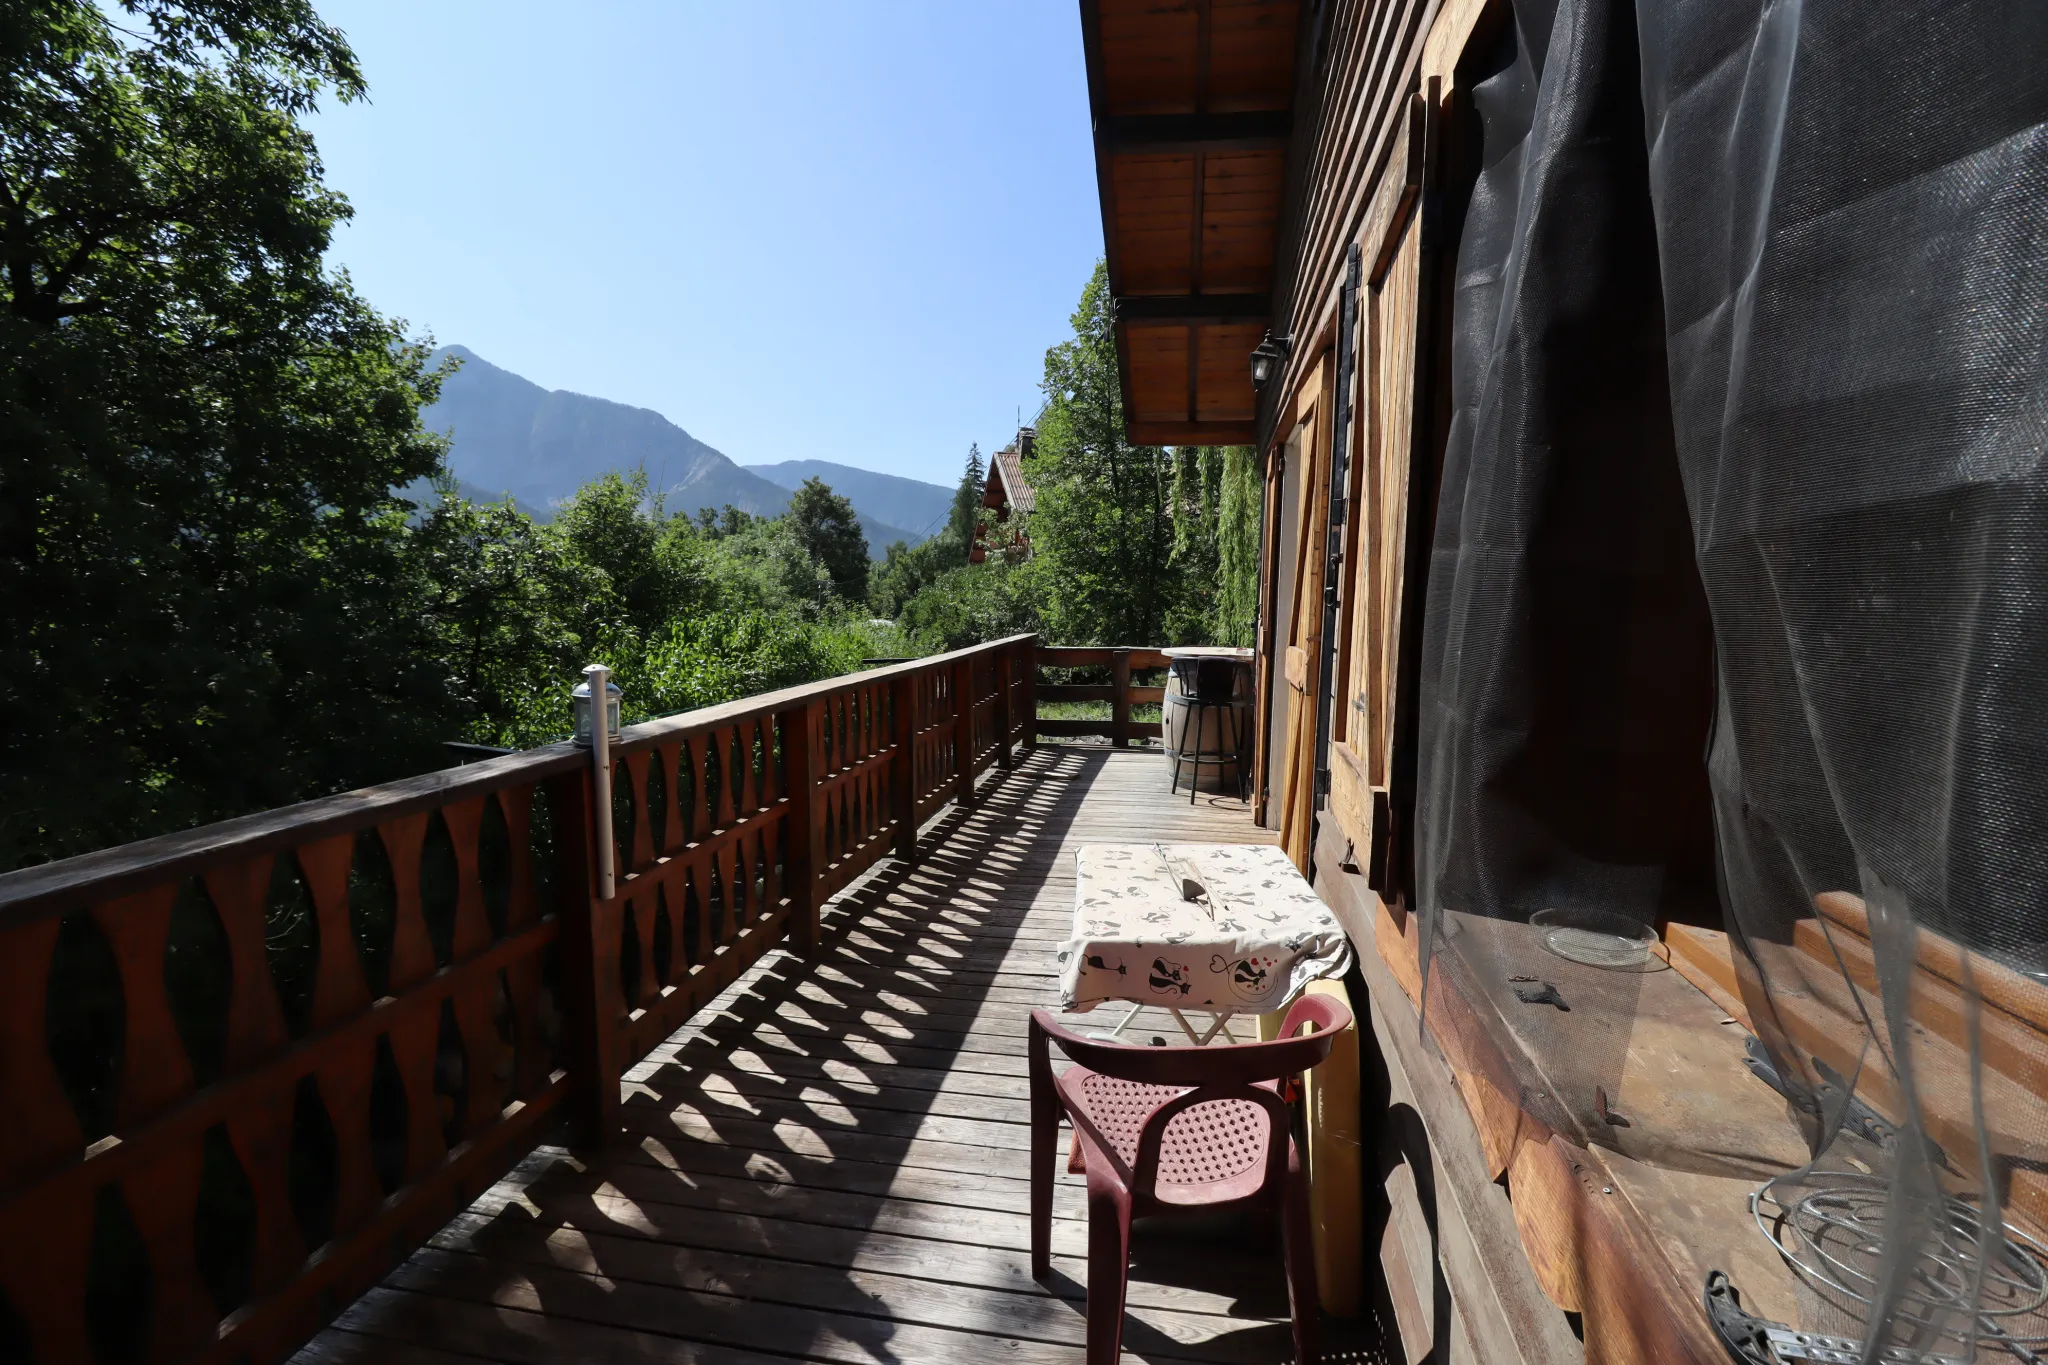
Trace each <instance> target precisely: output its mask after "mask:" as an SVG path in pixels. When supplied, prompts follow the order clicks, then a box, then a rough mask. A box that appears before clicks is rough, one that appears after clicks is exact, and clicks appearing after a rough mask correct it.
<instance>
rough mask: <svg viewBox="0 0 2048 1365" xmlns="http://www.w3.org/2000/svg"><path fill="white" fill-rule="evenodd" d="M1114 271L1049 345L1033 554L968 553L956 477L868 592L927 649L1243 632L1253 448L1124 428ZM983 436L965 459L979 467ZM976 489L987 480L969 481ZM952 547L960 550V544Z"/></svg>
mask: <svg viewBox="0 0 2048 1365" xmlns="http://www.w3.org/2000/svg"><path fill="white" fill-rule="evenodd" d="M1113 321H1114V319H1113V316H1112V311H1111V299H1110V294H1109V286H1108V279H1107V275H1106V273H1105V272H1104V270H1103V269H1102V267H1101V266H1100V265H1098V266H1097V267H1096V270H1095V273H1094V276H1093V278H1091V279H1090V280H1089V282H1088V284H1087V286H1086V288H1085V289H1084V290H1083V291H1082V295H1081V302H1080V307H1079V308H1078V309H1077V310H1076V311H1075V313H1074V315H1073V326H1074V335H1073V337H1072V338H1071V339H1070V340H1067V341H1064V342H1061V343H1060V344H1058V345H1056V346H1054V347H1052V348H1051V349H1050V350H1048V351H1047V352H1046V357H1045V375H1044V380H1043V384H1042V387H1043V388H1044V391H1045V394H1046V405H1045V408H1044V409H1043V411H1042V412H1041V413H1040V414H1039V417H1038V422H1037V439H1036V442H1035V448H1034V450H1033V453H1032V458H1031V459H1030V460H1029V461H1028V465H1027V468H1026V470H1025V474H1026V476H1027V477H1028V478H1029V479H1030V480H1031V483H1032V486H1033V488H1034V489H1036V491H1037V507H1036V510H1035V511H1033V512H1032V513H1031V514H1030V515H1029V516H1028V517H1022V518H1020V519H1018V520H1013V521H1012V522H1010V523H1007V524H1005V526H1004V527H1003V528H1002V531H1003V534H1002V535H1001V536H993V535H992V536H991V537H990V540H991V541H992V542H1000V541H1003V540H1006V539H1007V538H1008V536H1009V535H1010V534H1011V533H1012V532H1014V531H1016V530H1021V531H1022V532H1023V534H1024V535H1025V536H1026V537H1027V538H1028V540H1029V543H1030V547H1031V554H1030V555H1029V556H1028V557H1024V556H1020V555H1017V554H1014V553H991V554H990V556H989V557H988V559H987V561H986V562H984V563H982V564H968V563H967V562H966V548H967V545H968V544H969V543H970V542H971V541H972V539H973V522H972V520H971V519H969V517H968V513H969V512H972V511H973V510H974V509H975V508H976V507H977V506H978V504H979V497H978V496H974V497H971V498H970V497H969V496H968V494H969V484H968V482H967V481H966V480H963V482H962V488H961V497H960V499H959V501H957V502H956V507H955V519H954V523H953V525H952V526H950V527H949V528H948V532H947V535H946V536H943V537H939V538H936V539H934V540H932V541H929V542H927V543H926V545H924V546H920V547H918V549H917V550H914V551H912V550H905V551H902V552H901V554H899V553H898V549H897V547H894V546H892V547H891V549H890V557H889V560H888V561H887V562H886V563H885V564H884V565H882V566H881V567H880V568H878V570H877V572H876V577H875V586H874V588H873V589H872V591H871V601H872V602H873V604H874V606H875V609H876V610H877V611H878V612H880V613H882V614H884V615H889V616H892V617H895V618H897V620H898V623H899V625H900V626H901V628H902V630H903V632H904V634H905V635H906V636H907V637H908V638H909V639H910V640H911V641H912V642H913V643H914V644H915V645H917V646H918V647H920V648H923V649H953V648H958V647H960V646H962V645H966V644H972V643H974V642H976V641H979V640H987V639H994V638H996V637H998V636H1002V635H1008V634H1014V633H1016V632H1018V631H1026V630H1035V631H1038V632H1040V633H1041V634H1043V635H1045V636H1046V637H1047V638H1048V639H1054V640H1058V641H1060V642H1062V643H1067V644H1153V643H1172V644H1205V643H1214V642H1222V643H1230V644H1249V643H1250V642H1251V633H1252V615H1253V613H1254V612H1255V611H1256V609H1257V601H1258V543H1259V515H1260V508H1259V497H1260V488H1261V485H1260V480H1259V473H1258V466H1257V463H1256V461H1254V460H1253V459H1252V456H1251V452H1250V451H1249V450H1244V449H1231V450H1216V449H1210V450H1196V449H1183V450H1179V451H1171V452H1169V451H1166V450H1161V449H1157V448H1154V447H1150V446H1133V445H1131V444H1130V443H1129V442H1128V441H1126V440H1125V439H1124V419H1123V399H1122V393H1121V387H1120V385H1119V383H1118V379H1117V366H1116V341H1115V333H1114V329H1113V326H1112V324H1113ZM980 472H981V470H980V461H979V452H978V451H976V452H972V453H971V454H970V468H969V473H970V475H971V476H972V477H973V478H975V479H976V480H978V479H979V476H980ZM974 491H975V492H976V493H977V494H978V487H976V488H975V490H974ZM956 555H957V556H958V557H957V558H953V556H956Z"/></svg>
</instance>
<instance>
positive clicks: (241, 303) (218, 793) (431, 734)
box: [0, 0, 895, 867]
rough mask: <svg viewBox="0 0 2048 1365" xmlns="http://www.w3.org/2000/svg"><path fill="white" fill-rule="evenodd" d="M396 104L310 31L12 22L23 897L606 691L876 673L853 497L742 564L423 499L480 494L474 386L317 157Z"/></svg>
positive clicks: (499, 735) (5, 672)
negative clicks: (374, 253) (418, 490)
mask: <svg viewBox="0 0 2048 1365" xmlns="http://www.w3.org/2000/svg"><path fill="white" fill-rule="evenodd" d="M363 90H364V86H363V80H362V76H361V74H360V72H359V71H358V69H357V66H356V62H355V58H354V56H353V54H352V53H351V52H350V51H349V49H348V47H347V45H346V43H345V42H344V41H343V39H342V37H341V35H340V34H339V33H338V32H336V31H335V30H333V29H332V28H330V27H328V26H326V25H324V24H322V23H321V22H320V21H319V20H318V18H317V17H316V16H315V15H314V13H313V11H312V9H311V8H310V6H309V5H308V4H306V3H304V0H183V3H178V2H176V0H127V2H126V3H123V4H121V5H120V6H118V7H117V6H115V5H106V6H101V5H99V4H96V3H94V0H47V2H46V3H40V4H36V5H21V4H15V5H8V6H6V7H5V13H4V15H0V707H5V709H6V712H7V714H8V715H10V716H12V717H14V718H15V723H13V724H10V725H8V726H6V727H0V867H6V866H14V865H17V864H21V863H25V862H33V861H38V860H41V859H46V858H50V857H57V856H62V855H64V854H66V853H71V852H77V851H81V850H84V849H87V848H92V847H99V846H103V845H106V844H109V843H117V842H120V841H122V840H124V839H128V838H134V837H138V836H141V835H145V834H150V833H154V832H157V831H160V830H166V829H174V828H179V827H182V826H187V825H191V824H195V823H199V822H201V821H204V820H208V819H213V818H218V817H222V816H226V815H232V814H237V813H240V812H243V811H247V810H253V809H261V808H264V807H271V806H279V805H285V804H288V803H290V802H293V801H297V800H301V799H304V798H306V797H309V796H314V795H318V794H320V793H322V792H327V791H334V790H338V789H343V788H346V787H349V786H355V785H360V784H363V783H366V782H371V781H377V780H381V779H385V778H390V777H396V776H401V775H405V774H408V773H414V772H419V771H422V770H424V769H428V768H432V767H436V766H439V765H440V764H441V763H443V762H445V761H446V755H445V751H444V750H443V749H442V747H441V741H442V740H445V739H449V738H454V737H457V736H463V735H466V736H468V737H471V738H477V739H485V740H496V741H504V742H512V743H527V742H533V741H536V740H540V739H545V738H551V737H553V736H556V735H558V734H560V733H561V732H562V731H563V730H564V729H566V726H567V715H568V711H567V702H566V689H567V686H568V682H569V679H570V677H571V676H572V675H573V673H574V671H575V669H577V668H579V667H580V666H581V665H582V664H583V663H586V662H589V661H590V660H591V659H604V660H606V661H608V662H612V663H613V664H614V666H615V667H617V668H618V669H619V672H620V675H621V678H622V681H624V682H626V683H628V685H629V686H631V687H632V688H633V696H634V702H635V705H636V708H637V709H638V710H639V711H640V712H642V713H643V714H644V713H647V712H651V711H655V710H661V709H675V708H678V707H682V706H689V705H696V704H701V703H702V702H704V701H707V700H720V699H723V698H725V697H728V696H734V695H739V694H740V693H742V692H745V691H749V690H753V689H755V688H756V687H759V686H770V685H782V684H784V683H790V682H796V681H801V680H804V679H808V678H814V677H819V676H823V675H825V674H829V673H832V672H836V671H840V670H842V669H844V668H846V667H851V666H854V665H857V663H858V661H859V659H860V658H861V657H862V656H863V655H864V654H866V653H868V652H872V649H873V643H874V642H873V641H871V640H869V639H868V638H867V637H866V636H865V635H862V634H861V633H859V631H858V630H857V629H855V628H853V627H848V626H845V625H843V624H842V623H843V622H844V621H846V620H848V619H859V618H860V617H861V616H864V612H865V608H864V604H858V603H855V602H852V601H850V600H849V599H850V598H858V597H860V596H861V595H863V593H864V590H865V587H866V577H867V565H866V559H865V546H864V543H863V542H862V541H861V540H860V537H859V528H858V525H857V524H856V523H854V522H853V521H852V518H851V512H850V509H849V508H847V507H846V506H845V503H844V500H843V499H837V498H834V497H833V496H832V495H831V494H830V492H829V491H828V490H823V489H819V490H815V491H807V492H806V493H805V494H802V495H799V499H798V501H799V502H800V504H801V514H800V515H798V516H795V517H790V516H785V517H779V518H773V519H759V518H745V517H743V516H740V515H738V514H729V515H728V516H727V517H726V518H724V519H723V520H722V523H721V525H720V526H719V528H718V529H717V531H716V532H715V533H712V534H705V533H702V532H701V531H700V530H699V528H698V527H697V526H696V525H695V524H694V523H691V522H685V521H682V520H681V519H669V518H665V517H663V516H661V515H660V511H659V509H658V508H649V507H647V506H646V505H645V498H644V490H643V489H641V488H640V487H638V486H636V485H634V484H633V483H632V482H631V481H629V480H622V479H617V478H613V479H610V480H601V481H600V482H599V483H598V484H597V485H593V487H591V488H589V489H586V490H585V491H584V493H583V494H582V495H580V496H578V497H577V498H576V499H575V500H574V501H573V502H571V503H570V504H569V505H567V506H566V507H564V508H563V509H562V510H561V514H560V515H559V516H558V517H557V518H556V520H555V523H554V524H553V525H549V526H539V525H536V524H534V522H533V521H532V520H530V519H529V518H527V517H525V516H523V515H521V514H520V513H519V512H517V511H516V510H514V509H513V508H511V507H509V506H506V507H479V506H475V505H472V504H469V503H467V502H463V501H462V500H460V499H457V498H453V497H450V496H447V495H445V494H444V495H443V496H441V497H440V498H439V499H438V501H433V502H432V505H430V506H429V507H427V508H426V509H424V510H416V509H415V507H414V505H413V503H412V502H411V501H409V500H407V499H406V498H405V497H403V496H401V495H400V494H399V493H398V492H395V491H394V490H400V489H405V488H407V487H408V486H411V487H418V486H419V484H420V481H421V480H423V479H434V478H439V479H442V480H443V481H444V486H445V487H452V485H448V484H446V483H445V472H444V469H443V450H442V444H441V442H440V441H439V440H438V439H437V438H435V437H433V436H431V435H429V434H428V433H427V432H426V431H425V430H424V429H423V428H422V426H421V424H420V420H419V411H420V408H421V407H422V406H423V405H424V404H427V403H430V402H431V401H432V400H433V398H434V396H435V394H436V392H437V389H438V386H439V383H440V379H441V375H440V374H439V373H437V372H430V371H429V370H428V368H427V355H428V352H429V348H428V346H427V345H426V344H425V343H424V342H421V341H416V340H414V339H412V338H409V337H408V336H407V334H406V332H405V330H404V327H403V324H401V323H398V322H394V321H392V320H389V319H386V318H383V317H381V316H379V315H378V314H377V313H376V311H375V310H374V309H372V308H371V307H370V306H369V305H368V304H367V303H366V302H365V301H364V300H363V299H362V298H361V297H359V296H358V295H357V294H356V292H355V291H354V289H353V288H352V287H351V285H350V283H349V281H348V279H347V277H346V276H344V275H342V274H339V273H337V272H334V271H332V270H329V269H327V268H326V267H325V266H324V265H323V257H324V254H325V252H326V249H327V245H328V242H329V240H330V238H331V235H332V232H333V229H334V227H335V225H336V224H337V223H339V222H341V221H342V220H344V219H345V218H346V217H347V216H348V213H349V210H348V206H347V204H346V202H345V201H344V200H342V199H341V197H340V196H339V195H337V194H335V193H333V192H331V191H330V190H328V189H327V188H325V187H324V186H323V185H322V183H321V166H320V162H319V159H318V156H317V153H316V151H315V149H314V146H313V142H312V140H311V138H310V136H309V135H308V134H307V133H306V131H305V130H304V128H303V127H302V126H301V125H300V122H299V120H300V117H301V116H302V115H303V114H304V113H305V112H306V111H307V110H308V109H309V108H310V107H311V105H312V103H313V101H314V100H315V98H316V97H318V96H319V95H321V94H322V93H323V92H324V93H327V94H331V95H336V96H339V97H340V98H341V99H343V100H350V99H354V98H357V97H359V96H361V95H362V93H363ZM855 613H857V615H856V614H855ZM885 647H887V648H894V647H895V646H894V642H893V641H891V642H888V644H887V645H886V646H885Z"/></svg>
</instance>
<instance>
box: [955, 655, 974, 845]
mask: <svg viewBox="0 0 2048 1365" xmlns="http://www.w3.org/2000/svg"><path fill="white" fill-rule="evenodd" d="M953 776H954V779H955V782H956V785H955V786H954V788H953V799H954V800H955V801H957V802H959V803H960V806H961V808H962V809H963V810H964V809H968V808H971V807H972V806H973V805H974V657H973V656H972V655H969V656H968V657H967V658H965V659H960V660H957V661H956V662H955V663H954V664H953Z"/></svg>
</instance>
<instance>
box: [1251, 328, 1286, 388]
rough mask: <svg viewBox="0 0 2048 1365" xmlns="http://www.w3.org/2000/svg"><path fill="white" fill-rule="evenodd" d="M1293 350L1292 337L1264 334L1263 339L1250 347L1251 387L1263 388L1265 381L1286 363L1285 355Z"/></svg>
mask: <svg viewBox="0 0 2048 1365" xmlns="http://www.w3.org/2000/svg"><path fill="white" fill-rule="evenodd" d="M1293 349H1294V338H1293V337H1291V336H1281V337H1276V336H1274V335H1273V334H1272V333H1271V332H1268V333H1266V335H1265V337H1264V339H1262V340H1261V341H1260V342H1259V344H1258V345H1256V346H1254V347H1252V387H1253V388H1261V389H1262V388H1264V387H1265V386H1266V381H1267V380H1268V379H1271V378H1272V377H1273V376H1274V375H1275V374H1276V373H1278V371H1279V369H1280V367H1281V366H1282V365H1284V364H1286V363H1287V353H1288V352H1289V351H1291V350H1293Z"/></svg>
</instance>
